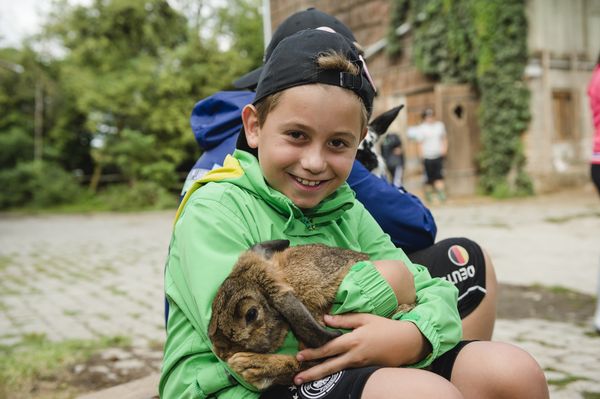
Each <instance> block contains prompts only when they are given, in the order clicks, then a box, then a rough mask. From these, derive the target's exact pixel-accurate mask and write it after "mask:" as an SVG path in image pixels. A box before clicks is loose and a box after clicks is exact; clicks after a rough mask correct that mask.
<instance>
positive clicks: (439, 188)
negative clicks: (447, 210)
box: [432, 157, 446, 202]
mask: <svg viewBox="0 0 600 399" xmlns="http://www.w3.org/2000/svg"><path fill="white" fill-rule="evenodd" d="M432 164H433V180H434V182H433V187H434V188H435V191H436V193H437V195H438V198H439V199H440V201H441V202H444V201H446V185H445V184H444V174H443V169H444V158H443V157H439V158H436V159H434V160H432Z"/></svg>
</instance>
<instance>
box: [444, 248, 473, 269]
mask: <svg viewBox="0 0 600 399" xmlns="http://www.w3.org/2000/svg"><path fill="white" fill-rule="evenodd" d="M448 258H450V261H451V262H452V263H454V264H455V265H456V266H464V265H466V264H467V263H468V262H469V253H468V252H467V250H466V249H465V248H464V247H461V246H460V245H453V246H451V247H450V248H449V249H448Z"/></svg>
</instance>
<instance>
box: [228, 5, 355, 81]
mask: <svg viewBox="0 0 600 399" xmlns="http://www.w3.org/2000/svg"><path fill="white" fill-rule="evenodd" d="M320 27H328V28H331V29H333V30H334V31H336V32H337V33H339V34H340V35H342V36H344V37H346V38H347V39H348V40H350V41H351V42H356V39H355V38H354V35H353V34H352V31H351V30H350V29H349V28H348V27H347V26H346V25H344V24H343V23H342V22H341V21H340V20H339V19H337V18H335V17H333V16H331V15H328V14H325V13H324V12H321V11H319V10H317V9H316V8H313V7H311V8H308V9H306V10H304V11H298V12H297V13H295V14H292V15H290V16H289V17H288V18H286V19H285V20H284V21H283V22H282V23H281V25H279V27H278V28H277V29H276V30H275V32H274V33H273V37H272V38H271V41H270V42H269V45H268V46H267V49H266V50H265V55H264V56H263V64H264V63H266V62H267V61H268V60H269V58H271V54H273V50H275V47H277V45H278V44H279V43H280V42H281V41H282V40H283V39H285V38H286V37H288V36H290V35H293V34H294V33H296V32H300V31H302V30H305V29H315V28H320ZM262 69H263V67H262V66H260V67H258V68H256V69H255V70H253V71H252V72H249V73H247V74H245V75H244V76H242V77H241V78H239V79H238V80H236V81H235V82H233V86H234V87H235V88H237V89H251V90H254V89H255V88H256V85H257V84H258V79H259V78H260V73H261V71H262Z"/></svg>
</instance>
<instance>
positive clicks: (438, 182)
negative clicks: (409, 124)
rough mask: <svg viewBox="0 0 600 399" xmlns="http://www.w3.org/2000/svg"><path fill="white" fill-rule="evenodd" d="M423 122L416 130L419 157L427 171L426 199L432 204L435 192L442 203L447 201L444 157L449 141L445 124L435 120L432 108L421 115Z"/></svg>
mask: <svg viewBox="0 0 600 399" xmlns="http://www.w3.org/2000/svg"><path fill="white" fill-rule="evenodd" d="M421 117H422V118H423V122H422V123H421V124H420V125H419V126H418V129H417V130H416V132H415V133H416V141H417V143H418V144H419V145H418V150H419V157H420V158H421V159H422V160H423V168H424V170H425V199H426V200H427V202H431V199H432V198H431V195H432V193H433V192H434V191H435V193H436V194H437V196H438V197H439V199H440V201H441V202H444V201H446V187H445V184H444V173H443V172H444V157H445V156H446V153H447V151H448V140H447V138H446V128H445V127H444V124H443V123H442V122H440V121H438V120H436V119H435V115H434V113H433V110H432V109H431V108H427V109H425V110H424V111H423V113H422V114H421Z"/></svg>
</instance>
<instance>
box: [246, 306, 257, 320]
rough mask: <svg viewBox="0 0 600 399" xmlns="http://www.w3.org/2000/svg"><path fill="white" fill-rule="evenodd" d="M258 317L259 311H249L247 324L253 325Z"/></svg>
mask: <svg viewBox="0 0 600 399" xmlns="http://www.w3.org/2000/svg"><path fill="white" fill-rule="evenodd" d="M257 316H258V311H257V310H256V308H250V309H248V311H247V312H246V324H250V323H252V322H253V321H254V320H256V317H257Z"/></svg>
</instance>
